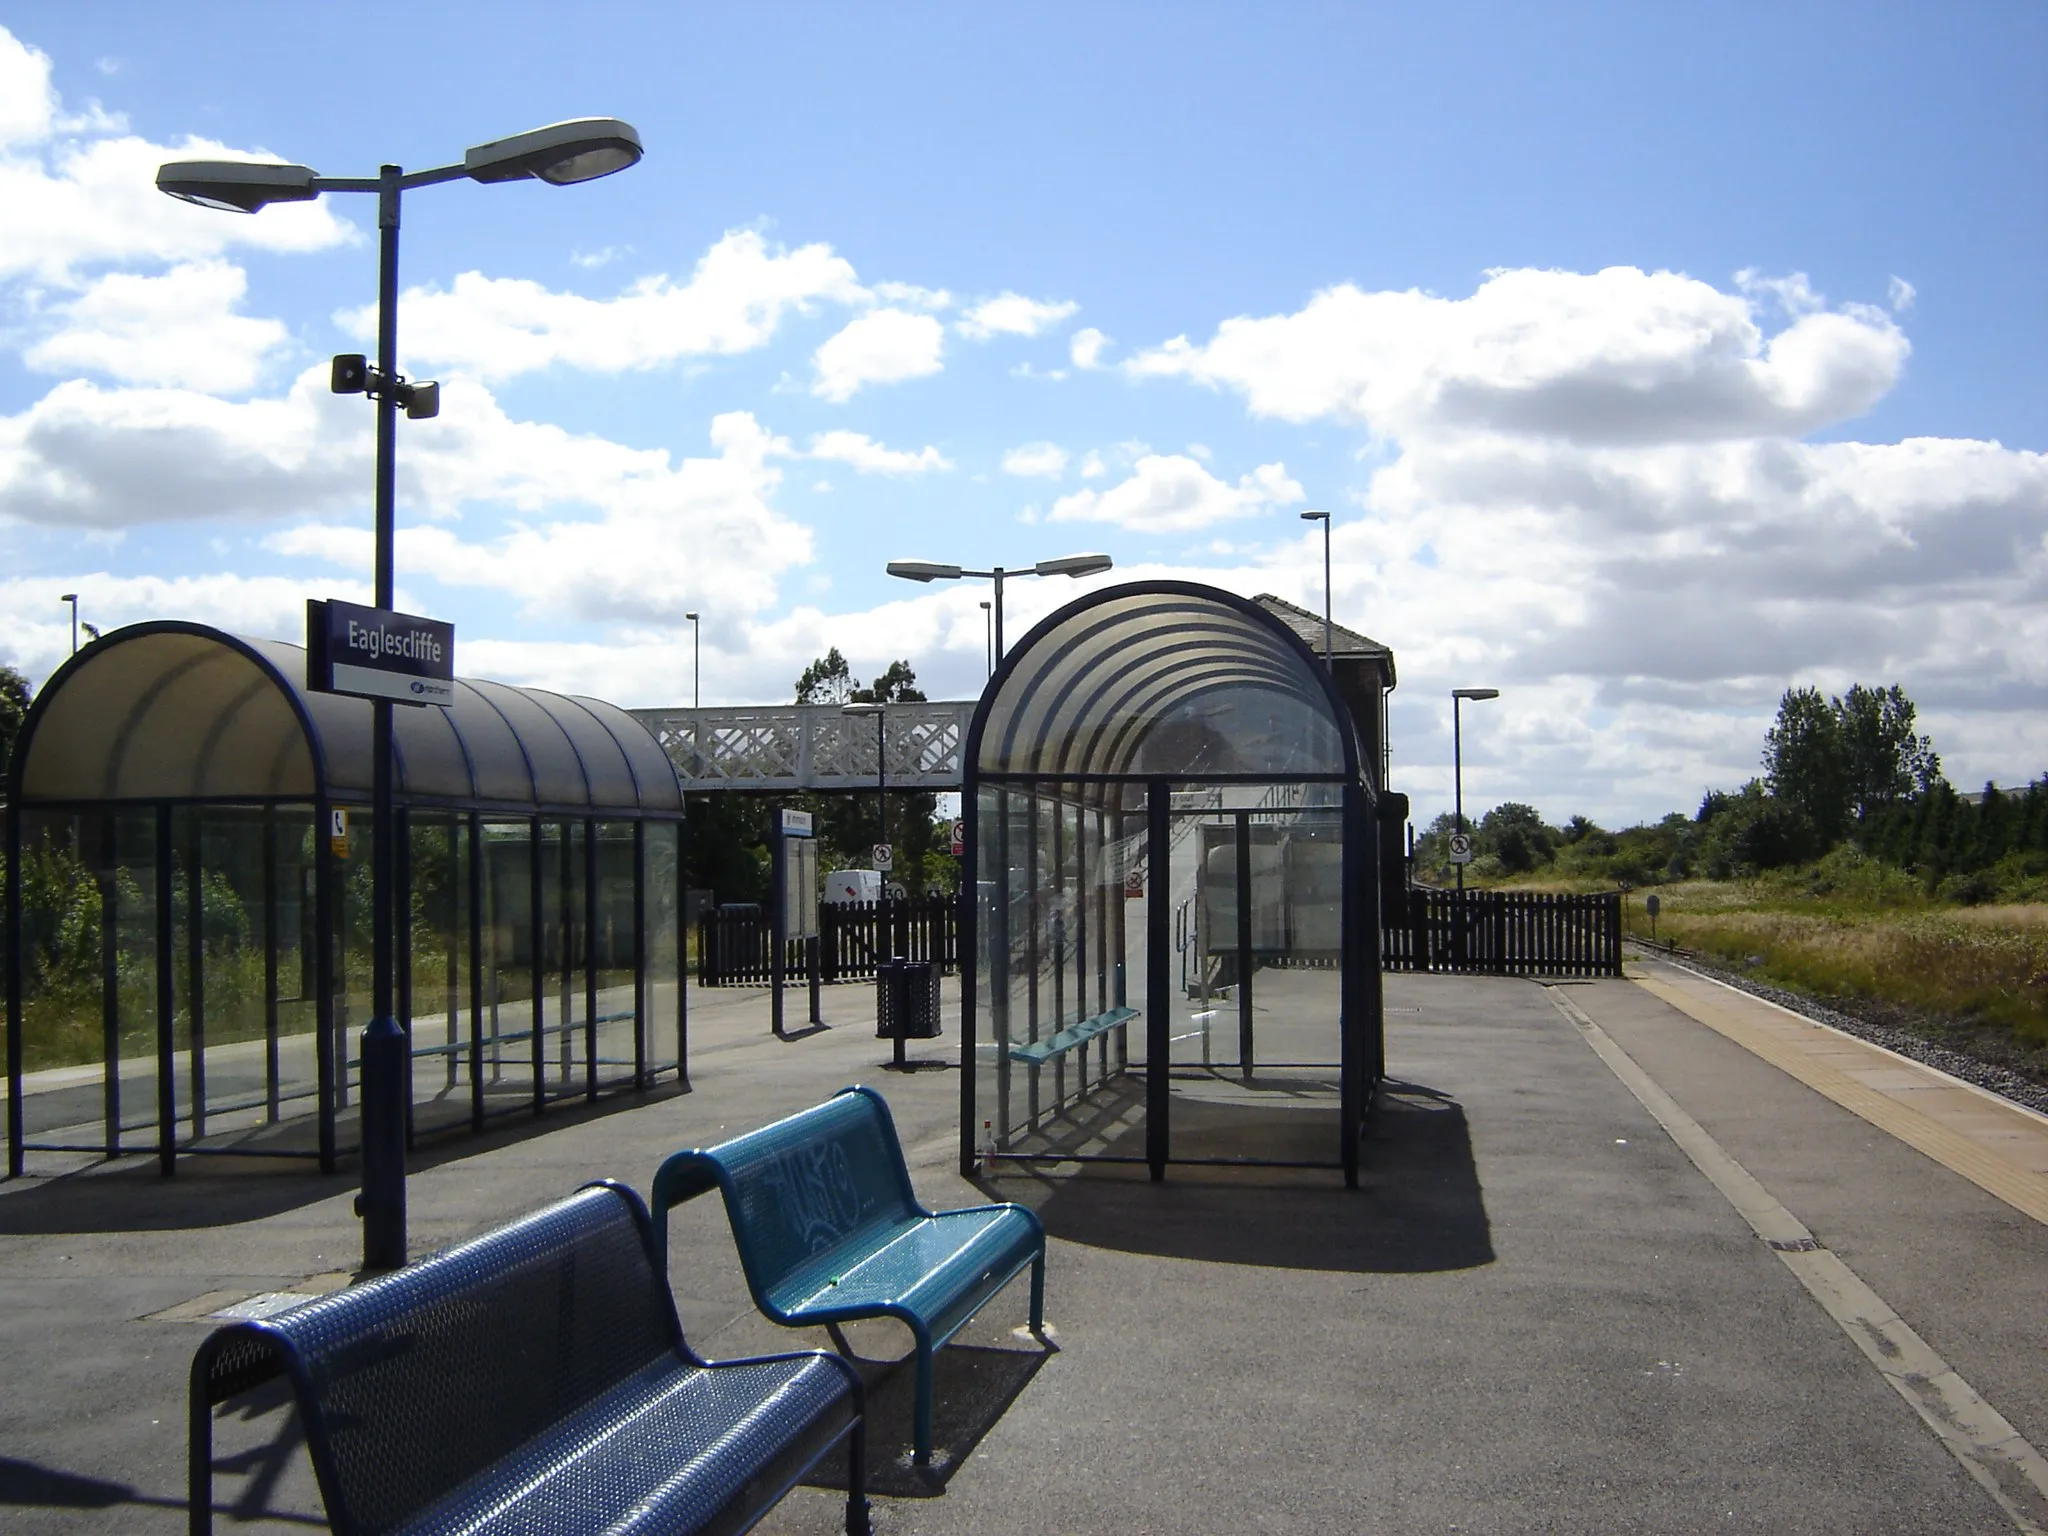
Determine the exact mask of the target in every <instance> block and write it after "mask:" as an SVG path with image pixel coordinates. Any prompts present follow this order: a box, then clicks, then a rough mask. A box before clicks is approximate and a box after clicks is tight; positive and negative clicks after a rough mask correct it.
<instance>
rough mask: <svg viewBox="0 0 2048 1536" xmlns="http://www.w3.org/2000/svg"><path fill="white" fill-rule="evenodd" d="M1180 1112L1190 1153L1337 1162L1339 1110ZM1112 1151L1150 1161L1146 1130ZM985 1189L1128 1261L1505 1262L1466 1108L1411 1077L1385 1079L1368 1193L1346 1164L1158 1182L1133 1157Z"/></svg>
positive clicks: (1358, 1265) (1364, 1177)
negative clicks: (1348, 1182)
mask: <svg viewBox="0 0 2048 1536" xmlns="http://www.w3.org/2000/svg"><path fill="white" fill-rule="evenodd" d="M1173 1117H1174V1119H1173V1139H1174V1150H1175V1152H1176V1153H1177V1154H1179V1155H1182V1156H1189V1157H1203V1156H1246V1155H1255V1156H1261V1157H1267V1158H1276V1159H1287V1160H1300V1161H1316V1162H1321V1161H1332V1162H1334V1160H1335V1158H1334V1153H1335V1144H1336V1141H1337V1129H1336V1126H1337V1119H1336V1111H1335V1109H1334V1108H1323V1107H1320V1106H1307V1105H1303V1104H1298V1103H1297V1104H1295V1105H1291V1106H1290V1107H1286V1108H1275V1107H1270V1106H1268V1105H1265V1104H1259V1103H1247V1102H1243V1101H1241V1100H1238V1101H1233V1100H1227V1099H1226V1100H1215V1099H1187V1098H1183V1097H1182V1096H1181V1095H1179V1094H1178V1093H1176V1096H1175V1099H1174V1105H1173ZM1103 1150H1104V1151H1106V1152H1108V1153H1110V1154H1112V1155H1116V1156H1128V1157H1142V1156H1143V1154H1144V1150H1145V1148H1144V1128H1143V1126H1142V1124H1137V1125H1128V1124H1127V1125H1125V1126H1124V1127H1122V1128H1120V1129H1119V1130H1118V1131H1117V1132H1116V1134H1115V1135H1114V1136H1113V1137H1111V1138H1110V1139H1109V1140H1108V1143H1107V1145H1106V1146H1105V1147H1104V1148H1103ZM984 1187H985V1188H987V1189H988V1190H989V1191H990V1194H991V1196H992V1198H995V1199H999V1200H1020V1201H1022V1202H1023V1203H1024V1204H1027V1205H1029V1206H1031V1207H1032V1208H1033V1209H1034V1210H1036V1211H1037V1212H1038V1215H1039V1219H1040V1220H1041V1221H1043V1222H1044V1223H1045V1229H1046V1232H1047V1233H1048V1234H1049V1235H1051V1236H1052V1237H1055V1238H1059V1239H1063V1240H1065V1241H1067V1242H1073V1243H1084V1244H1087V1245H1088V1246H1090V1247H1096V1248H1110V1249H1115V1250H1118V1251H1120V1252H1126V1253H1143V1254H1155V1255H1159V1256H1162V1257H1168V1258H1181V1259H1196V1260H1200V1261H1203V1262H1207V1263H1216V1264H1254V1265H1261V1266H1267V1267H1272V1268H1280V1269H1315V1270H1338V1271H1350V1272H1356V1273H1360V1274H1427V1273H1434V1272H1438V1271H1443V1270H1457V1269H1476V1268H1478V1267H1479V1266H1481V1265H1485V1264H1490V1263H1492V1262H1493V1259H1494V1252H1493V1238H1492V1229H1491V1226H1490V1224H1489V1222H1488V1220H1487V1215H1486V1204H1485V1201H1484V1199H1483V1198H1482V1194H1481V1190H1480V1187H1479V1173H1478V1169H1477V1167H1476V1165H1475V1164H1474V1161H1473V1157H1472V1138H1471V1131H1470V1127H1469V1126H1468V1125H1467V1123H1466V1120H1465V1111H1464V1108H1463V1106H1461V1105H1460V1104H1458V1103H1457V1101H1456V1100H1454V1099H1451V1098H1449V1097H1447V1096H1446V1095H1444V1094H1441V1093H1438V1092H1436V1091H1435V1090H1434V1089H1430V1088H1426V1087H1422V1086H1420V1085H1417V1084H1412V1083H1394V1082H1389V1083H1385V1084H1382V1086H1381V1088H1380V1093H1379V1098H1378V1105H1377V1110H1376V1112H1375V1114H1374V1116H1373V1121H1372V1125H1371V1128H1370V1131H1369V1132H1368V1138H1367V1141H1366V1144H1365V1158H1364V1166H1363V1169H1362V1171H1361V1176H1360V1187H1359V1188H1358V1189H1356V1190H1346V1189H1345V1188H1344V1187H1343V1184H1342V1179H1341V1175H1340V1174H1339V1173H1338V1172H1337V1170H1336V1169H1335V1168H1331V1169H1330V1170H1328V1171H1327V1172H1325V1171H1323V1170H1320V1169H1314V1168H1270V1167H1269V1168H1259V1167H1212V1166H1169V1167H1168V1169H1167V1174H1166V1179H1165V1181H1164V1182H1163V1183H1158V1184H1154V1183H1152V1182H1151V1180H1150V1178H1149V1176H1148V1174H1147V1171H1146V1169H1145V1168H1144V1166H1143V1165H1142V1164H1135V1165H1134V1164H1131V1163H1120V1164H1115V1163H1090V1164H1065V1165H1062V1166H1061V1167H1060V1168H1059V1170H1058V1171H1057V1172H1050V1173H1046V1172H1034V1173H1031V1174H1029V1175H1024V1176H1021V1177H1020V1176H1018V1175H1015V1174H1009V1173H1006V1174H1005V1175H1003V1176H1002V1177H1000V1178H997V1179H993V1180H990V1181H988V1182H987V1183H986V1184H985V1186H984Z"/></svg>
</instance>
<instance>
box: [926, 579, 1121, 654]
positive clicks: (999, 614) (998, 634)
mask: <svg viewBox="0 0 2048 1536" xmlns="http://www.w3.org/2000/svg"><path fill="white" fill-rule="evenodd" d="M1115 563H1116V562H1115V561H1113V560H1111V559H1110V558H1109V556H1107V555H1061V556H1060V557H1059V558H1058V559H1057V560H1041V561H1039V562H1038V564H1036V565H1027V566H1022V567H1015V566H1001V565H998V566H993V567H991V568H990V569H988V570H986V571H970V570H968V569H966V568H965V567H964V566H958V565H938V564H935V563H933V562H932V561H930V560H891V561H890V562H889V567H888V569H889V574H890V575H891V576H901V577H902V578H903V579H904V580H905V581H958V580H959V579H960V578H961V577H962V576H979V577H983V578H985V579H987V580H990V581H993V582H994V583H995V584H996V586H995V593H994V597H995V626H996V628H995V641H994V654H993V657H992V659H991V663H990V665H991V667H993V665H994V663H995V662H997V661H1001V660H1002V659H1003V578H1004V577H1005V576H1093V575H1095V574H1096V573H1097V572H1100V571H1106V570H1108V569H1109V568H1110V567H1111V566H1112V565H1114V564H1115Z"/></svg>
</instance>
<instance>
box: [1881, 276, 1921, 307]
mask: <svg viewBox="0 0 2048 1536" xmlns="http://www.w3.org/2000/svg"><path fill="white" fill-rule="evenodd" d="M1918 292H1919V290H1917V289H1916V288H1914V286H1913V285H1912V284H1911V283H1909V282H1907V281H1906V280H1905V279H1904V278H1903V277H1898V276H1894V277H1893V278H1892V280H1891V281H1890V282H1889V283H1887V284H1886V285H1885V303H1887V304H1889V305H1890V306H1891V309H1892V313H1893V314H1895V315H1903V314H1904V313H1905V312H1906V311H1907V310H1909V309H1911V308H1912V307H1913V300H1914V298H1915V297H1917V295H1918Z"/></svg>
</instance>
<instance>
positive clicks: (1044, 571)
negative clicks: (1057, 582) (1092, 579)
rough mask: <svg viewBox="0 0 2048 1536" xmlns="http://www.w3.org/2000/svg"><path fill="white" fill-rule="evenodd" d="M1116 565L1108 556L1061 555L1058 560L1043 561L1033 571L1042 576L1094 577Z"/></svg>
mask: <svg viewBox="0 0 2048 1536" xmlns="http://www.w3.org/2000/svg"><path fill="white" fill-rule="evenodd" d="M1115 564H1116V562H1115V561H1114V560H1112V559H1110V558H1109V556H1107V555H1061V556H1060V557H1059V558H1058V559H1057V560H1041V561H1039V562H1038V564H1036V565H1034V566H1033V567H1032V569H1033V570H1034V571H1036V572H1037V573H1038V574H1039V575H1041V576H1093V575H1094V574H1095V573H1096V572H1098V571H1106V570H1108V569H1109V568H1110V567H1111V566H1113V565H1115Z"/></svg>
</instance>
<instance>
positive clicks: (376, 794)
mask: <svg viewBox="0 0 2048 1536" xmlns="http://www.w3.org/2000/svg"><path fill="white" fill-rule="evenodd" d="M639 158H640V135H639V134H638V133H636V132H635V131H634V130H633V128H632V127H631V125H630V124H627V123H623V122H620V121H619V120H618V119H617V118H614V117H586V118H578V119H576V120H575V121H573V122H566V123H551V124H549V125H548V126H547V127H545V128H535V129H533V130H532V131H531V132H528V133H519V134H514V135H513V136H512V137H510V138H508V139H494V140H492V141H491V142H490V143H488V144H479V145H477V146H476V147H475V148H474V149H471V150H469V151H468V152H467V153H466V154H464V155H463V157H462V163H461V164H459V165H444V166H439V167H437V168H435V169H433V170H429V171H414V172H412V173H411V174H410V175H408V174H407V173H406V172H405V171H404V170H403V169H402V168H400V167H399V166H395V165H386V166H383V167H381V168H379V170H378V172H377V174H376V175H375V176H322V175H320V174H319V173H318V172H316V171H314V170H313V169H312V167H310V166H304V165H277V164H268V163H261V162H253V161H242V160H177V161H172V162H171V163H169V164H167V165H164V166H162V167H160V168H159V169H158V170H157V173H156V184H157V188H158V190H159V191H163V192H167V193H169V194H170V195H171V196H172V197H176V198H182V199H183V200H184V201H186V202H188V203H198V204H199V205H200V206H202V207H206V208H223V209H227V210H229V211H230V212H235V213H256V212H258V211H260V210H261V209H263V208H266V207H268V206H269V205H270V204H272V203H303V202H310V201H311V200H312V199H314V198H316V197H318V196H320V195H321V194H322V193H324V192H374V193H375V194H376V195H377V228H378V231H379V234H380V237H381V238H380V245H379V251H378V280H377V361H376V364H375V366H374V367H373V366H371V365H370V363H369V361H368V359H366V358H363V357H359V356H355V355H353V354H344V355H343V356H341V357H337V358H336V359H335V360H334V371H333V375H332V378H331V381H330V382H331V386H332V388H333V389H334V391H335V392H336V393H337V394H366V395H368V396H369V397H370V398H371V399H372V400H374V401H375V402H376V404H377V483H376V519H377V555H376V587H377V598H376V602H377V607H378V608H379V609H381V610H386V611H388V610H389V609H390V607H391V605H392V602H393V597H392V585H393V582H392V544H393V537H392V530H393V520H394V505H395V502H396V491H397V474H398V469H397V466H398V456H397V442H396V430H397V424H398V410H399V407H400V406H403V407H404V408H405V413H406V415H408V416H410V417H414V418H416V419H418V418H425V417H431V416H433V415H435V414H437V412H438V411H439V409H440V389H439V386H438V385H434V384H418V383H412V382H409V381H408V380H407V379H406V378H405V377H404V376H403V375H402V374H400V373H399V371H398V204H399V197H400V194H402V193H405V192H409V191H411V190H412V189H413V188H415V187H430V186H434V185H436V184H437V183H439V182H444V181H459V180H463V179H465V178H466V179H468V180H470V181H479V182H485V183H491V182H500V181H525V180H527V179H529V178H531V179H534V180H538V181H545V182H548V183H549V184H550V185H553V186H558V187H560V186H572V185H574V184H575V183H577V182H583V181H594V180H596V179H597V178H598V177H600V176H609V175H610V174H611V173H612V172H614V171H623V170H624V169H626V167H627V166H629V165H632V164H633V163H634V162H636V161H637V160H638V159H639ZM370 708H371V722H372V724H371V729H372V733H373V739H372V743H371V754H372V758H373V772H374V779H373V786H372V796H373V800H372V807H371V833H372V853H371V870H372V882H373V892H374V894H373V897H372V902H371V919H370V925H371V945H372V956H373V959H372V969H373V976H374V980H373V993H374V996H373V1001H372V1008H371V1012H372V1017H371V1019H370V1023H369V1026H368V1027H367V1028H366V1029H364V1031H363V1037H362V1058H361V1059H362V1069H361V1070H362V1110H361V1124H362V1143H363V1193H362V1197H361V1199H360V1201H359V1202H358V1209H359V1211H360V1213H361V1215H362V1218H363V1267H364V1268H365V1269H396V1268H398V1267H400V1266H401V1265H403V1264H404V1263H405V1258H406V1252H405V1250H406V1241H405V1102H406V1082H405V1074H406V1071H407V1059H406V1058H407V1049H406V1037H405V1032H404V1031H403V1030H401V1029H400V1028H399V1026H398V1020H397V1018H396V1017H395V1015H394V1011H393V991H394V987H393V975H392V972H393V969H394V961H393V939H394V931H393V929H394V923H393V906H394V898H395V895H396V887H395V883H394V875H395V870H396V864H397V859H396V854H397V839H396V831H397V829H396V827H395V826H394V825H393V818H394V812H393V808H392V799H393V796H392V772H391V700H390V699H388V698H372V699H371V701H370Z"/></svg>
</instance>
